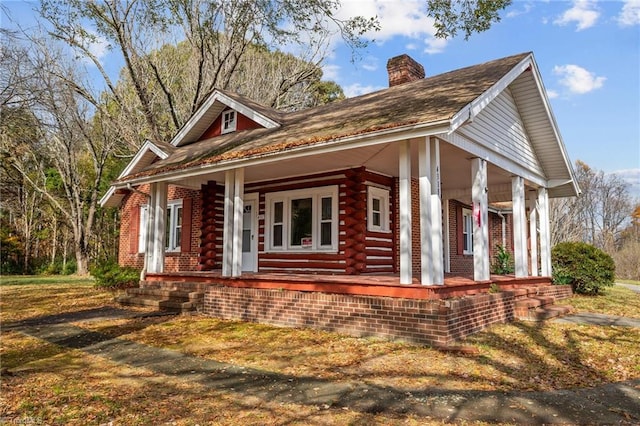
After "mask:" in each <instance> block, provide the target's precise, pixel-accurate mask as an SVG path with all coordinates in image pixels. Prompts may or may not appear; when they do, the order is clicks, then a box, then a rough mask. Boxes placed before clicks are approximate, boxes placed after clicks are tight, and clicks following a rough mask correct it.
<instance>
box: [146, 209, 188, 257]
mask: <svg viewBox="0 0 640 426" xmlns="http://www.w3.org/2000/svg"><path fill="white" fill-rule="evenodd" d="M148 222H149V206H147V205H143V206H140V227H139V228H138V252H139V253H144V252H145V251H146V246H147V226H148V225H147V224H148ZM181 239H182V200H172V201H169V203H168V204H167V217H166V219H165V250H166V251H180V243H181Z"/></svg>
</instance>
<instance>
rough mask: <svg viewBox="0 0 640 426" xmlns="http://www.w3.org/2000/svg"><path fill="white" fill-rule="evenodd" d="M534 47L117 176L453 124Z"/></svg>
mask: <svg viewBox="0 0 640 426" xmlns="http://www.w3.org/2000/svg"><path fill="white" fill-rule="evenodd" d="M529 55H530V53H522V54H519V55H514V56H509V57H506V58H502V59H498V60H494V61H490V62H486V63H484V64H480V65H475V66H471V67H466V68H462V69H459V70H455V71H451V72H447V73H444V74H440V75H436V76H433V77H429V78H425V79H422V80H417V81H414V82H411V83H406V84H402V85H399V86H394V87H391V88H388V89H384V90H380V91H377V92H374V93H370V94H366V95H363V96H358V97H354V98H349V99H346V100H343V101H339V102H334V103H331V104H327V105H323V106H320V107H317V108H310V109H306V110H302V111H297V112H292V113H286V114H285V113H281V114H280V116H279V117H277V118H278V121H279V122H280V123H281V125H280V126H277V127H273V128H259V129H253V130H248V131H243V132H237V133H230V134H226V135H222V136H218V137H215V138H211V139H206V140H202V141H198V142H194V143H190V144H186V145H183V146H179V147H178V148H176V150H175V152H173V153H172V154H171V155H170V156H169V157H168V158H166V159H159V160H158V161H156V162H154V163H153V164H151V165H149V166H148V167H147V168H145V169H144V170H142V171H139V172H137V173H133V174H130V175H128V176H124V177H122V178H121V179H120V180H119V181H118V182H127V181H132V180H136V179H137V178H141V177H146V176H154V175H159V174H164V173H167V172H172V171H176V170H186V169H191V168H196V167H202V166H206V165H209V164H216V163H222V162H226V161H231V160H238V159H247V158H253V157H260V156H264V155H267V154H273V153H279V152H283V151H287V150H290V149H293V148H296V147H302V146H311V145H316V144H319V143H322V142H330V141H333V140H338V139H342V138H346V137H354V136H365V135H369V134H372V133H376V132H381V131H384V130H389V129H396V128H401V127H407V126H418V125H425V126H427V125H441V124H443V123H446V124H449V121H450V120H451V119H452V118H453V117H454V116H455V115H456V113H458V112H459V111H461V110H462V109H463V108H464V107H465V106H467V105H468V104H470V103H471V102H472V101H473V100H475V99H476V98H478V97H479V96H480V95H482V94H483V93H485V92H486V91H487V90H489V89H490V88H491V87H492V86H493V85H495V84H496V83H497V82H498V81H499V80H500V79H501V78H502V77H504V76H505V75H506V74H507V73H508V72H509V71H510V70H511V69H512V68H514V67H515V66H516V65H517V64H518V63H519V62H521V61H522V60H524V59H525V58H527V57H528V56H529Z"/></svg>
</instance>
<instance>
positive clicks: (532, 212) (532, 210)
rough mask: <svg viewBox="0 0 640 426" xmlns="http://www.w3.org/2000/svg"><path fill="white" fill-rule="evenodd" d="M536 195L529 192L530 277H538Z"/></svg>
mask: <svg viewBox="0 0 640 426" xmlns="http://www.w3.org/2000/svg"><path fill="white" fill-rule="evenodd" d="M536 198H537V194H536V192H535V191H529V245H530V250H531V276H534V277H537V276H538V205H537V200H536Z"/></svg>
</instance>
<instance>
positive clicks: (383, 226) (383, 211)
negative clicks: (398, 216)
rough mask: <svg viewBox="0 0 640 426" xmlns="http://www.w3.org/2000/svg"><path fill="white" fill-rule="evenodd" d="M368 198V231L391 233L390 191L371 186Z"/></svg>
mask: <svg viewBox="0 0 640 426" xmlns="http://www.w3.org/2000/svg"><path fill="white" fill-rule="evenodd" d="M367 198H368V200H367V212H368V214H367V229H368V230H369V231H377V232H389V231H390V226H389V190H387V189H381V188H376V187H375V186H370V187H369V190H368V197H367Z"/></svg>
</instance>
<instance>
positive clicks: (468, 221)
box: [462, 209, 473, 254]
mask: <svg viewBox="0 0 640 426" xmlns="http://www.w3.org/2000/svg"><path fill="white" fill-rule="evenodd" d="M462 253H463V254H473V214H472V212H471V210H469V209H462Z"/></svg>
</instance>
